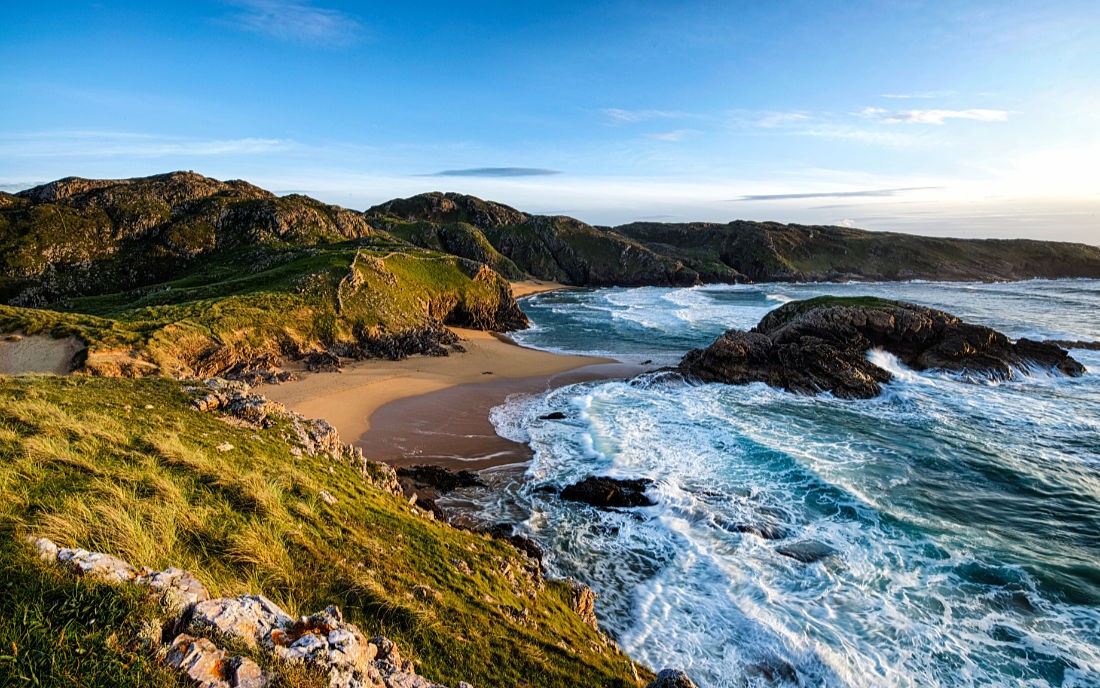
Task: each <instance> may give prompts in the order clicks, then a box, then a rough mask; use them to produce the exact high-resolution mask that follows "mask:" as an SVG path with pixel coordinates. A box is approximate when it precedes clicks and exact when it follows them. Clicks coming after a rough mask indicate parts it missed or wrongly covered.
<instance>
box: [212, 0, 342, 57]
mask: <svg viewBox="0 0 1100 688" xmlns="http://www.w3.org/2000/svg"><path fill="white" fill-rule="evenodd" d="M232 4H234V5H237V6H238V7H240V8H241V11H240V12H239V13H238V14H236V15H234V16H233V17H232V18H231V21H232V22H233V24H234V25H236V26H237V27H239V28H241V29H244V30H245V31H252V32H255V33H262V34H267V35H268V36H271V37H273V38H277V39H279V40H282V41H290V42H294V43H303V44H309V45H324V46H347V45H350V44H352V43H354V42H356V40H358V39H359V37H360V35H361V34H362V30H363V26H362V24H360V23H359V22H358V21H356V19H355V18H354V17H352V16H350V15H348V14H345V13H343V12H341V11H339V10H333V9H328V8H325V7H315V6H314V5H312V4H310V3H308V2H293V1H287V0H235V1H234V2H233V3H232Z"/></svg>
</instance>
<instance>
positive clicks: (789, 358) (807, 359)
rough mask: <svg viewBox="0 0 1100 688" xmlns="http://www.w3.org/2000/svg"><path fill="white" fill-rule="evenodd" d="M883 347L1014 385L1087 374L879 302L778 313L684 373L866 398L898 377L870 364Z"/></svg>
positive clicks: (843, 302) (797, 306)
mask: <svg viewBox="0 0 1100 688" xmlns="http://www.w3.org/2000/svg"><path fill="white" fill-rule="evenodd" d="M876 348H878V349H883V350H885V351H888V352H890V353H892V354H894V355H895V356H897V357H898V360H900V361H901V362H902V363H903V364H905V365H907V366H909V367H910V368H913V369H915V370H931V369H935V370H946V371H951V372H960V373H972V374H978V375H983V376H986V377H989V378H991V379H1002V380H1003V379H1010V378H1012V377H1013V376H1014V375H1015V371H1016V370H1023V371H1031V370H1040V371H1046V372H1058V373H1062V374H1065V375H1070V376H1078V375H1081V374H1082V373H1084V372H1085V368H1084V366H1082V365H1081V364H1080V363H1078V362H1077V361H1075V360H1074V359H1073V358H1071V357H1070V356H1069V354H1068V352H1066V351H1065V350H1064V349H1062V348H1060V347H1058V346H1055V345H1053V344H1049V343H1045V342H1036V341H1031V340H1029V339H1020V340H1019V341H1016V342H1012V341H1011V340H1009V339H1008V337H1006V336H1005V335H1003V334H1001V333H1000V332H997V331H995V330H993V329H991V328H988V327H985V326H982V325H972V324H969V323H965V322H963V321H961V320H960V319H959V318H957V317H955V316H953V315H950V314H948V313H945V312H943V311H938V310H934V309H932V308H926V307H924V306H918V305H915V304H911V303H902V302H898V301H889V300H886V299H878V298H872V297H849V298H839V297H831V296H826V297H819V298H816V299H809V300H806V301H794V302H791V303H788V304H785V305H784V306H782V307H780V308H778V309H776V310H774V311H772V312H771V313H769V314H768V315H766V316H765V317H764V318H763V319H762V320H761V321H760V323H759V324H758V325H757V326H756V327H755V328H753V329H752V330H751V331H749V332H743V331H741V330H729V331H728V332H726V333H724V334H722V335H721V336H719V337H718V339H717V340H715V341H714V343H713V344H711V345H710V346H708V347H707V348H705V349H694V350H692V351H689V352H688V353H687V354H686V355H685V356H684V358H683V359H682V360H681V361H680V365H679V371H680V372H681V373H682V374H683V375H684V376H685V377H687V378H688V379H691V380H697V381H700V382H724V383H727V384H748V383H752V382H764V383H767V384H769V385H771V386H773V387H779V388H781V389H785V390H787V391H791V392H799V393H804V394H815V393H818V392H831V393H832V394H834V395H835V396H838V397H842V398H848V399H867V398H870V397H874V396H876V395H878V394H879V393H880V392H881V391H882V384H883V383H886V382H889V381H890V380H891V379H892V375H891V373H890V372H889V371H887V370H885V369H883V368H881V367H879V366H877V365H875V364H874V363H872V362H871V361H869V360H868V359H867V354H868V352H869V351H870V350H871V349H876Z"/></svg>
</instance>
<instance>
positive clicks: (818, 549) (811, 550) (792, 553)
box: [775, 540, 836, 564]
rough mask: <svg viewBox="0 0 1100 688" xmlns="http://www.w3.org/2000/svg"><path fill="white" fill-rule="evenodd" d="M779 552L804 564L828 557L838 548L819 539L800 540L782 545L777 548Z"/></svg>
mask: <svg viewBox="0 0 1100 688" xmlns="http://www.w3.org/2000/svg"><path fill="white" fill-rule="evenodd" d="M775 551H776V553H777V554H782V555H783V556H785V557H790V558H791V559H794V560H795V561H800V562H802V563H803V564H812V563H814V562H815V561H821V560H822V559H828V558H829V557H831V556H833V555H834V554H836V550H835V549H833V548H832V547H830V546H828V545H826V544H825V543H824V542H818V541H817V540H799V541H798V542H792V543H791V544H789V545H780V546H779V547H776V548H775Z"/></svg>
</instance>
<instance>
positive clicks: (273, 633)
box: [27, 537, 469, 688]
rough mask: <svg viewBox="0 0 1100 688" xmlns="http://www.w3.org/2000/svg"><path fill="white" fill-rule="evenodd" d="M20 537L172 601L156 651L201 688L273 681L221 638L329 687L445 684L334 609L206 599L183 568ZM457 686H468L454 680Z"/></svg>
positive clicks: (86, 569)
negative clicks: (297, 609)
mask: <svg viewBox="0 0 1100 688" xmlns="http://www.w3.org/2000/svg"><path fill="white" fill-rule="evenodd" d="M27 542H28V544H29V545H30V546H31V547H32V548H34V550H35V551H36V553H37V554H38V556H39V557H40V558H42V559H44V560H46V561H50V562H56V563H59V564H62V565H65V566H68V567H69V568H71V569H72V570H73V571H74V572H76V573H78V574H81V575H86V576H91V577H93V578H97V579H99V580H102V581H105V582H108V583H111V584H116V585H120V584H134V585H142V586H146V587H148V588H150V590H151V591H152V592H153V593H154V594H156V595H158V596H162V597H161V601H162V602H163V601H164V597H163V596H167V597H169V598H170V599H171V600H172V601H173V603H172V604H167V605H164V608H165V609H166V611H168V612H169V613H171V614H172V615H173V616H174V617H175V618H174V619H171V620H169V622H168V623H167V624H166V625H165V628H166V629H181V628H183V629H184V631H185V632H176V633H174V634H173V637H172V638H170V639H167V640H166V641H165V642H166V643H167V645H166V646H164V647H162V648H160V649H161V651H162V652H163V653H164V654H163V661H164V663H165V664H167V665H168V666H171V667H173V668H175V669H178V670H179V671H181V672H182V673H183V674H185V675H186V676H187V677H188V678H190V679H191V680H192V681H194V682H195V684H196V685H198V686H200V687H201V688H265V687H266V686H268V685H270V684H271V683H272V682H273V681H274V680H275V678H276V675H275V674H274V673H272V672H265V671H264V670H263V669H261V668H260V666H259V665H258V664H256V662H255V661H253V660H252V659H250V658H249V657H242V656H234V655H232V654H230V653H229V652H227V651H226V650H224V649H221V648H220V647H218V644H217V642H221V641H222V640H229V641H231V642H232V643H234V644H235V645H237V646H243V647H247V648H252V649H258V650H263V651H266V652H270V653H273V654H274V655H275V656H276V657H278V658H279V659H280V660H282V661H284V662H286V663H301V664H304V665H306V666H309V667H314V668H316V669H318V670H320V671H323V672H324V673H325V674H327V675H328V677H329V685H330V687H331V688H445V686H442V685H440V684H438V683H435V682H433V681H430V680H428V679H426V678H424V677H422V676H419V675H417V673H416V672H415V671H414V668H413V664H412V662H410V661H409V660H406V659H404V658H402V656H401V653H400V652H399V651H398V649H397V647H396V646H395V645H394V643H393V642H392V641H391V640H388V639H387V638H384V637H382V636H375V637H373V638H370V639H369V640H368V639H367V637H366V636H364V635H363V633H362V632H361V631H360V630H359V628H358V627H357V626H355V625H354V624H351V623H348V622H346V621H344V617H343V615H342V614H341V613H340V609H339V608H338V607H335V606H329V607H326V608H325V609H324V610H323V611H320V612H318V613H316V614H313V615H311V616H303V617H300V618H297V619H295V618H293V617H291V616H290V615H289V614H287V613H286V612H284V611H283V610H282V609H280V608H279V606H278V605H277V604H275V603H274V602H272V601H271V600H269V599H267V598H266V597H263V596H262V595H241V596H239V597H220V598H216V599H211V598H210V596H209V595H208V594H207V592H206V588H205V587H204V586H203V585H202V583H200V582H199V581H198V579H197V578H196V577H195V576H194V575H192V574H191V573H189V572H187V571H181V570H179V569H172V568H170V569H166V570H164V571H157V572H154V571H151V570H150V569H140V570H138V569H136V568H135V567H134V566H132V565H131V564H130V563H128V562H126V561H123V560H122V559H119V558H118V557H114V556H111V555H109V554H103V553H100V552H89V551H87V550H83V549H70V548H64V547H58V546H57V545H56V544H54V543H53V542H51V541H50V540H48V539H46V538H35V537H28V538H27ZM215 641H217V642H215ZM276 673H277V669H276ZM463 686H465V687H466V688H469V686H468V684H465V683H460V684H458V688H462V687H463Z"/></svg>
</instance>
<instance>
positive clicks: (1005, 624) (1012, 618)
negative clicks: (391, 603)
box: [483, 280, 1100, 688]
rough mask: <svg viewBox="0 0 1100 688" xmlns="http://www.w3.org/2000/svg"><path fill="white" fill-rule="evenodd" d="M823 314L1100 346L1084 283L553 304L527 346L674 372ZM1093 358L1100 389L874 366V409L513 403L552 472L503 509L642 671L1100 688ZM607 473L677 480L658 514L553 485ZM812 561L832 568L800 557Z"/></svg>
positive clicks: (860, 682)
mask: <svg viewBox="0 0 1100 688" xmlns="http://www.w3.org/2000/svg"><path fill="white" fill-rule="evenodd" d="M821 294H849V295H856V294H873V295H879V296H886V297H890V298H898V299H903V300H906V301H912V302H915V303H920V304H924V305H928V306H932V307H937V308H942V309H944V310H947V311H949V312H952V313H955V314H957V315H959V316H962V317H963V318H964V319H966V320H969V321H972V322H978V323H983V324H987V325H990V326H992V327H994V328H996V329H999V330H1001V331H1003V332H1005V333H1006V334H1008V335H1010V336H1013V337H1020V336H1030V337H1038V338H1060V339H1085V340H1097V339H1100V281H1081V280H1074V281H1032V282H1021V283H1009V284H939V283H905V284H839V285H837V284H812V285H793V284H767V285H736V286H713V287H700V288H692V289H658V288H642V289H602V290H578V291H569V292H553V293H547V294H541V295H537V296H535V297H532V298H528V299H525V300H524V309H525V310H526V312H527V313H528V314H529V315H530V316H531V319H532V321H533V322H534V323H535V327H533V328H532V329H531V330H530V331H528V332H525V333H521V335H520V336H519V339H520V340H521V341H522V342H523V343H524V344H526V345H528V346H534V347H538V348H545V349H549V350H554V351H568V352H588V353H592V352H600V353H604V354H607V355H612V356H615V357H618V358H621V359H624V360H632V361H640V360H643V359H652V360H654V361H655V362H657V363H674V362H675V361H677V360H679V358H680V356H682V355H683V353H684V352H685V351H686V350H687V349H689V348H692V347H697V346H705V345H706V344H709V343H710V342H711V341H712V340H713V339H714V337H715V336H717V335H718V334H719V333H721V332H722V331H724V330H725V329H727V328H729V327H734V326H736V327H742V328H748V327H751V326H752V325H754V324H756V322H757V321H758V320H759V319H760V318H761V317H762V316H763V315H764V314H765V313H766V312H768V311H769V310H771V309H773V308H775V307H778V306H779V305H781V304H782V303H784V302H786V301H788V300H791V299H801V298H808V297H811V296H817V295H821ZM1072 353H1073V355H1074V356H1075V357H1076V358H1077V359H1078V360H1080V361H1081V362H1082V363H1084V364H1085V365H1086V366H1087V367H1088V368H1089V371H1090V372H1089V373H1088V374H1086V375H1085V376H1084V377H1081V378H1076V379H1070V378H1064V377H1049V376H1023V375H1021V376H1019V377H1018V378H1017V379H1015V380H1011V381H1007V382H1001V383H996V384H994V383H990V382H986V381H981V380H968V379H962V378H959V377H957V376H951V375H946V374H938V373H934V372H933V373H916V372H913V371H909V370H906V369H904V368H902V367H901V366H900V365H899V364H898V363H897V362H896V360H894V359H893V358H892V357H891V356H889V355H888V354H883V353H881V352H880V353H873V354H872V355H873V356H875V357H876V360H877V361H878V362H879V363H880V364H882V365H884V366H886V367H888V368H890V369H892V370H893V371H894V372H895V373H896V380H895V381H894V382H893V383H891V384H889V385H888V386H887V391H886V393H885V394H884V395H883V396H881V397H879V398H876V399H873V400H865V401H850V400H838V399H833V398H831V397H828V396H823V397H806V396H796V395H793V394H789V393H786V392H782V391H778V390H774V389H771V388H768V387H766V386H764V385H760V384H757V385H749V386H744V387H733V386H726V385H698V386H690V385H687V384H683V383H669V382H660V381H656V380H652V379H647V378H645V377H643V378H640V379H638V380H635V381H632V382H621V381H611V382H608V381H603V382H593V383H585V384H580V385H574V386H571V387H565V388H561V389H557V390H554V391H552V392H550V393H548V394H545V395H540V396H535V397H516V398H512V399H510V400H509V402H508V403H507V404H505V405H503V406H501V407H498V408H496V409H494V412H493V419H494V423H495V425H496V427H497V431H498V432H499V433H500V434H502V435H504V436H506V437H510V438H512V439H516V440H518V441H523V442H527V443H529V444H530V446H531V447H532V449H533V450H534V453H535V458H534V460H533V461H532V462H531V464H530V465H529V466H528V467H527V468H526V475H525V477H524V479H523V480H508V481H506V482H507V484H506V485H504V486H503V487H502V490H503V492H498V495H500V494H502V495H503V496H502V497H498V498H497V499H496V500H495V501H492V502H489V503H486V504H484V505H483V506H484V507H485V508H486V509H487V510H489V511H490V513H492V512H493V511H494V510H496V511H497V512H499V514H500V515H501V516H502V517H503V516H506V515H514V514H516V513H517V509H518V513H519V514H520V515H521V517H522V518H523V519H525V520H524V521H523V525H522V527H523V529H524V530H525V531H526V532H527V533H528V534H530V535H532V536H533V537H535V538H536V539H537V540H539V541H541V542H542V543H543V544H544V545H545V546H546V549H547V551H548V552H549V553H550V554H549V557H548V561H547V563H548V566H549V568H550V571H551V573H552V574H554V575H559V576H564V575H572V576H574V577H576V578H578V579H580V580H582V581H584V582H586V583H588V584H589V585H591V586H592V587H593V588H594V589H595V590H596V591H597V592H598V593H599V595H600V597H599V600H598V604H597V614H598V615H599V617H600V620H601V624H602V626H603V627H604V628H606V629H607V630H608V631H609V632H610V633H611V634H612V635H614V637H615V638H616V639H617V640H618V641H619V642H620V644H621V645H622V646H623V648H624V649H625V650H626V651H627V652H628V653H629V654H630V655H631V656H633V657H634V658H635V659H637V660H639V661H642V662H644V663H646V664H648V665H650V666H653V667H655V668H658V669H659V668H662V667H665V666H673V667H680V668H683V669H685V670H687V671H688V672H689V674H690V675H691V676H692V677H693V678H694V679H695V680H696V681H697V682H698V683H699V685H700V686H702V687H704V688H705V687H707V686H711V687H715V686H742V685H812V686H818V685H825V686H1021V685H1026V686H1100V374H1098V372H1100V352H1092V351H1084V350H1074V351H1073V352H1072ZM552 410H562V411H566V418H565V419H563V420H546V419H540V418H539V416H542V415H545V414H546V413H548V412H549V411H552ZM594 474H596V475H615V476H620V477H648V478H653V479H654V480H656V484H655V485H654V486H653V487H652V488H651V490H650V494H651V496H652V497H653V498H654V499H655V500H656V501H657V502H658V505H657V506H654V507H649V508H643V509H635V510H630V511H622V512H610V511H597V510H594V509H591V508H588V507H585V506H582V505H578V504H573V503H567V502H562V501H559V500H558V499H557V498H556V497H554V496H553V495H551V494H548V493H546V492H543V491H539V490H538V488H539V487H540V486H545V485H553V486H557V487H561V486H564V485H566V484H568V483H570V482H573V481H575V480H578V479H580V478H583V477H585V476H588V475H594ZM759 533H767V534H769V535H771V536H773V537H772V538H765V537H761V536H760V535H759ZM775 536H778V537H775ZM807 543H812V544H813V546H815V547H820V546H822V545H824V546H826V547H827V548H828V549H829V551H831V552H832V554H831V555H829V556H827V557H826V558H824V559H822V560H820V561H816V562H812V563H803V562H801V561H798V560H796V559H793V558H791V557H789V556H784V554H783V553H782V552H783V551H786V550H788V549H789V548H791V547H796V548H797V547H805V546H807Z"/></svg>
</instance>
